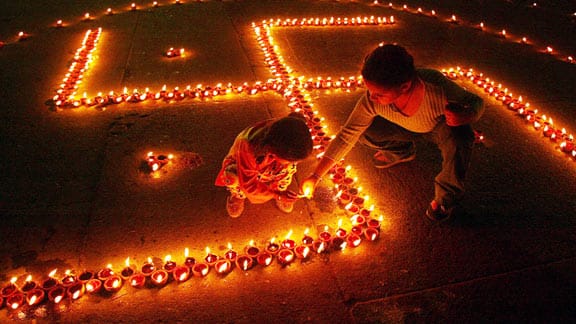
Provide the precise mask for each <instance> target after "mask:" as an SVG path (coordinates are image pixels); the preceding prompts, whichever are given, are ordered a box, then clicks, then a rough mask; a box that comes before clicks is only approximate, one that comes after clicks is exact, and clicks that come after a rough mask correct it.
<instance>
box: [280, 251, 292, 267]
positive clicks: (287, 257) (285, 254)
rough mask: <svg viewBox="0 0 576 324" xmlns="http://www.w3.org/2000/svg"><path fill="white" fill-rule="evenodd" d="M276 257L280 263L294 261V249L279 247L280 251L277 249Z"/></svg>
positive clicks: (284, 263) (285, 263)
mask: <svg viewBox="0 0 576 324" xmlns="http://www.w3.org/2000/svg"><path fill="white" fill-rule="evenodd" d="M277 258H278V262H280V264H282V265H288V264H290V263H292V261H294V251H292V250H290V249H280V251H278V255H277Z"/></svg>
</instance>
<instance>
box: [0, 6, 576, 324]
mask: <svg viewBox="0 0 576 324" xmlns="http://www.w3.org/2000/svg"><path fill="white" fill-rule="evenodd" d="M182 2H183V3H182V4H180V5H175V4H173V3H169V2H168V1H159V7H157V8H154V7H152V1H145V2H144V1H138V2H136V4H137V6H138V8H137V10H134V11H132V10H130V4H131V2H128V1H118V0H113V1H109V2H108V3H106V4H99V3H96V2H94V3H86V2H77V1H68V0H62V1H55V0H36V1H31V0H26V1H13V2H10V3H7V4H2V5H1V6H0V8H2V9H1V10H0V42H3V46H2V47H1V48H0V108H1V109H0V122H1V124H0V126H1V127H0V149H1V152H2V154H3V156H4V158H3V159H2V161H1V162H0V241H1V242H2V243H1V244H0V286H1V287H4V286H5V285H7V284H8V283H9V281H10V278H12V277H17V278H18V281H17V284H18V285H23V284H24V281H25V280H26V277H27V276H28V275H29V274H31V275H32V276H33V280H36V281H41V280H43V279H44V278H46V276H47V274H48V273H49V272H50V271H51V270H52V269H58V272H57V273H56V275H55V276H56V277H57V278H61V277H63V276H64V272H65V271H66V270H72V271H74V272H75V273H76V274H78V273H80V272H82V271H83V270H85V269H93V270H99V269H102V268H104V267H105V266H106V265H107V264H112V265H113V268H114V269H116V270H117V271H119V270H120V269H122V267H123V266H124V260H125V259H126V258H127V257H129V258H130V260H132V261H131V262H132V264H133V265H135V266H138V267H140V266H141V265H142V264H143V263H144V262H145V261H146V259H147V258H148V257H152V258H153V260H154V262H155V263H156V264H157V265H161V264H162V262H163V261H162V259H163V258H164V257H165V256H166V255H168V254H170V255H171V256H172V258H173V260H174V261H176V262H177V263H182V262H183V260H184V249H185V248H186V247H188V248H189V249H190V253H191V255H193V256H194V257H196V258H197V259H202V258H204V255H205V253H206V252H205V248H206V247H209V248H210V249H211V251H212V253H214V254H217V255H220V256H223V255H224V253H225V252H226V251H227V250H228V247H227V245H228V243H231V245H232V247H233V248H234V249H235V250H238V251H242V250H243V249H244V247H245V246H247V245H248V244H249V242H250V241H251V240H253V241H254V244H255V245H256V246H259V247H264V246H266V244H267V242H268V241H269V240H270V239H271V238H273V237H274V238H276V240H277V241H281V240H283V239H284V238H285V236H286V235H287V234H288V233H289V232H290V231H292V232H293V234H292V238H294V239H296V240H299V239H300V238H301V237H302V236H303V232H304V230H305V229H306V228H310V229H311V232H310V233H311V235H313V236H315V237H316V236H317V235H318V232H319V231H321V230H322V229H323V228H324V225H328V226H329V227H330V229H331V230H334V229H335V228H336V227H337V223H338V220H339V219H343V220H345V224H346V225H344V226H347V225H348V223H349V222H348V221H347V219H348V217H347V216H346V213H345V211H344V210H343V209H342V208H340V207H339V206H338V205H337V204H336V203H335V202H334V197H333V194H334V192H333V186H332V183H331V181H330V180H329V179H326V180H325V181H323V183H322V184H321V186H320V187H319V188H318V190H317V192H316V195H315V197H313V199H310V200H307V199H303V200H300V201H298V202H297V203H296V206H295V210H294V211H293V212H292V213H291V214H289V215H287V214H283V213H282V212H280V211H279V210H277V209H276V208H275V206H274V205H273V203H267V204H264V205H247V208H246V211H245V213H244V214H243V215H242V216H241V217H240V218H237V219H232V218H230V217H228V215H227V213H226V210H225V199H226V196H227V194H226V191H225V190H224V189H223V188H220V187H216V186H214V184H213V183H214V179H215V176H216V174H217V172H218V170H219V167H220V163H221V161H222V158H223V157H224V156H225V155H226V153H227V151H228V149H229V147H230V145H231V143H232V141H233V140H234V137H235V136H236V134H237V133H238V132H239V131H241V130H242V129H243V128H245V127H247V126H248V125H251V124H253V123H254V122H256V121H259V120H262V119H266V118H271V117H279V116H283V115H285V114H287V113H288V112H289V107H288V102H287V100H286V99H285V98H283V97H282V96H281V95H279V94H277V93H275V92H272V91H267V92H265V93H259V94H256V95H253V96H249V95H236V96H233V95H229V96H223V97H217V98H215V99H205V100H200V99H186V100H182V101H179V102H174V101H172V102H170V103H165V102H162V101H155V102H146V103H138V104H128V103H122V104H119V105H111V106H109V107H107V109H105V110H104V109H96V108H94V107H81V108H76V109H74V108H72V109H70V108H68V109H56V108H55V107H54V105H53V102H52V101H51V100H50V99H51V98H52V97H53V96H54V94H55V91H56V89H58V87H59V84H60V83H61V80H62V78H63V77H64V74H65V73H66V71H67V69H68V68H69V66H70V64H71V63H72V61H73V57H74V53H75V51H76V49H77V48H78V47H79V46H80V43H81V41H82V38H83V37H84V34H85V32H86V30H88V29H93V30H94V29H96V28H98V27H102V30H103V32H102V37H101V39H100V42H99V44H98V49H97V50H96V51H95V52H94V60H93V62H92V64H91V65H90V69H89V70H88V71H87V72H86V73H85V75H84V79H83V82H82V84H80V86H79V90H78V93H79V94H80V95H81V94H82V93H83V92H87V93H88V95H90V96H95V95H96V93H97V92H104V93H107V92H109V91H111V90H114V91H116V92H122V90H123V88H124V87H127V88H128V89H130V91H131V90H132V89H133V88H138V89H141V90H143V89H144V88H146V87H149V88H150V89H155V90H159V89H160V87H162V85H164V84H166V85H167V86H168V87H169V89H171V88H173V87H175V86H179V87H180V88H181V89H182V88H184V87H185V86H186V85H188V84H191V85H192V86H196V85H197V84H203V85H210V86H214V85H216V84H217V83H220V82H221V83H223V84H227V83H229V82H230V83H233V84H242V83H244V82H248V83H250V84H252V83H254V82H256V81H266V80H267V79H269V78H271V77H272V75H271V72H270V71H269V69H268V67H267V66H266V64H265V63H264V56H263V53H262V51H261V49H260V48H259V45H258V43H257V41H256V37H255V35H254V30H253V28H252V27H251V24H252V23H253V22H254V23H259V22H261V21H262V20H264V19H270V18H274V19H276V18H280V19H284V18H304V17H306V18H308V17H321V18H322V17H331V16H334V17H350V18H351V17H357V16H372V15H374V16H386V17H389V16H391V15H393V16H394V17H395V19H396V24H394V25H383V26H362V27H286V28H280V27H279V28H274V29H273V34H272V36H273V37H274V42H275V44H276V45H277V51H278V52H279V53H281V55H282V56H283V58H284V61H285V63H286V64H287V65H288V66H289V67H290V68H291V69H292V72H291V76H294V77H298V76H305V77H306V78H316V77H319V76H320V77H323V78H326V77H332V78H334V79H336V78H339V77H346V78H347V77H349V76H355V75H358V74H359V72H358V70H359V68H360V66H361V63H362V59H363V57H364V55H365V54H366V53H367V52H368V51H369V50H370V49H371V48H373V47H374V46H376V45H377V44H378V43H380V42H391V43H398V44H401V45H403V46H405V47H406V48H407V49H408V50H409V51H411V52H412V54H413V55H414V57H415V60H416V63H417V65H418V66H427V67H433V68H437V69H443V68H449V67H456V66H460V67H465V68H473V69H474V70H475V71H479V72H482V73H484V75H485V76H486V77H489V78H490V79H491V80H495V81H496V83H501V84H502V85H503V87H506V88H508V89H509V91H511V92H513V93H514V95H522V96H523V98H524V99H525V100H527V101H529V102H530V103H531V105H532V107H533V108H534V109H538V110H539V112H540V113H541V114H546V116H548V117H552V118H553V120H554V125H557V126H558V127H560V128H562V127H564V128H566V130H567V131H568V133H572V132H574V131H575V130H576V105H575V102H576V65H575V64H573V63H570V62H569V61H568V59H567V57H568V56H572V57H574V56H576V42H575V41H574V37H573V35H574V34H575V32H576V18H575V17H574V13H575V12H576V7H575V5H574V4H570V3H568V2H562V4H557V3H553V2H551V1H542V2H538V3H537V5H534V4H533V3H532V2H528V1H491V2H489V3H488V1H480V0H478V1H461V2H460V1H447V0H445V1H437V4H435V5H436V6H437V7H432V5H431V4H429V3H427V2H423V1H406V2H405V4H406V5H407V8H406V9H403V8H402V5H403V4H404V3H396V2H394V3H393V5H392V7H391V8H390V7H389V5H388V3H387V2H386V3H384V4H375V3H373V2H371V1H250V0H246V1H182ZM453 2H454V3H453ZM108 7H110V8H112V9H113V11H114V14H113V15H105V11H106V9H107V8H108ZM418 7H421V8H422V9H423V13H422V14H418V12H417V8H418ZM431 10H435V11H436V12H437V17H436V18H433V17H430V14H431ZM87 12H88V13H90V15H91V17H92V19H91V20H89V21H84V20H83V17H84V15H85V13H87ZM453 14H454V15H456V17H457V20H458V23H450V22H449V20H450V18H451V15H453ZM59 19H62V20H63V24H64V27H62V28H57V27H55V23H56V21H57V20H59ZM480 22H483V23H484V24H485V31H481V30H480V29H479V28H478V27H477V26H478V25H479V24H480ZM502 29H505V30H506V31H507V37H506V38H503V37H500V36H498V34H499V33H501V30H502ZM20 31H24V32H25V33H26V34H27V35H28V37H27V39H25V40H20V41H19V40H18V37H17V35H18V33H19V32H20ZM522 37H527V39H528V44H522V43H520V42H519V40H520V39H521V38H522ZM547 46H550V47H552V48H553V52H552V53H551V54H550V53H546V47H547ZM170 47H176V48H180V47H183V48H185V49H186V51H187V55H186V57H184V58H176V59H168V58H165V57H163V55H162V54H163V53H164V52H165V51H166V50H167V49H168V48H170ZM459 82H462V85H464V86H466V87H468V88H470V89H471V90H473V91H476V92H478V93H479V94H481V95H482V96H483V98H484V99H485V102H486V112H485V114H484V116H483V118H482V119H481V120H480V121H479V122H478V123H477V124H476V125H474V126H475V128H476V129H478V130H481V131H482V132H483V133H484V135H485V137H486V140H485V141H484V143H482V144H478V145H477V146H476V147H475V151H474V156H473V163H472V167H471V169H470V171H469V180H468V192H467V196H466V197H465V200H464V202H463V205H464V207H465V210H466V213H465V215H463V216H462V217H460V218H458V219H456V220H455V221H454V222H452V223H449V224H442V225H438V224H431V223H430V222H429V221H427V220H426V219H425V217H424V210H425V209H426V206H427V204H428V203H429V201H430V200H431V198H432V196H433V186H432V184H433V179H434V176H435V175H436V173H438V171H439V168H440V156H439V152H438V151H437V150H436V149H435V148H434V147H431V146H429V145H426V143H418V154H417V158H416V160H415V161H413V162H410V163H406V164H403V165H398V166H397V167H394V168H392V169H389V170H378V169H375V168H374V167H373V166H372V165H371V162H370V156H371V154H372V152H370V151H368V150H367V149H365V148H363V147H360V146H357V147H356V148H354V149H353V150H352V152H351V153H350V154H349V155H348V156H347V157H346V164H350V165H351V166H352V170H351V171H350V172H351V173H352V175H353V176H357V177H358V179H359V180H358V181H359V183H360V185H361V186H362V188H363V189H362V192H365V193H366V194H368V195H370V203H371V204H374V205H375V213H376V214H381V215H383V217H384V221H383V223H382V228H381V235H380V238H379V239H378V240H377V241H375V242H368V241H364V242H362V244H361V245H360V246H358V247H356V248H347V249H345V250H344V251H341V252H337V251H332V252H330V253H323V254H315V253H313V254H312V256H311V257H310V258H309V259H308V260H300V259H298V260H296V261H295V262H293V263H291V264H289V265H287V266H282V265H280V264H279V263H277V262H276V261H274V262H273V264H271V265H270V266H268V267H263V266H260V265H258V266H256V267H254V268H253V269H251V270H248V271H241V270H240V269H234V270H233V271H232V272H230V273H229V274H227V275H218V274H216V273H214V270H212V271H211V272H210V273H209V274H208V275H207V276H206V277H204V278H199V277H194V278H191V279H190V280H188V281H186V282H183V283H181V284H177V283H175V282H169V283H168V284H167V285H165V286H164V287H162V288H149V287H146V288H142V289H136V288H132V287H127V285H125V286H124V287H123V288H122V289H121V290H120V291H118V292H117V293H115V294H94V295H84V296H83V297H82V298H80V299H78V300H74V301H72V300H70V299H65V300H64V301H63V302H62V303H60V304H54V303H51V302H49V303H47V302H44V303H43V304H41V305H40V306H36V307H28V306H22V307H20V308H18V309H17V310H9V309H8V307H7V306H6V305H5V303H4V302H3V303H2V304H3V307H2V308H1V309H0V321H2V322H6V321H11V320H12V321H29V322H39V323H44V322H63V323H68V322H74V323H103V322H118V323H122V322H123V323H132V322H143V323H151V322H168V323H173V322H183V323H187V322H230V323H246V322H256V323H260V322H262V323H265V322H318V323H327V322H334V323H344V322H346V323H348V322H357V323H382V322H385V323H388V322H393V323H396V322H459V323H460V322H546V323H551V322H572V321H575V320H576V306H575V305H576V276H575V275H574V273H575V271H576V248H575V247H576V245H575V242H576V221H575V216H576V194H575V192H576V182H575V179H576V161H575V159H574V158H570V157H569V156H568V155H566V154H564V153H561V152H560V151H559V148H558V145H559V143H554V142H552V141H550V140H549V139H547V138H544V137H543V136H542V132H541V131H534V127H532V126H531V124H530V123H527V122H525V121H524V120H523V119H522V118H521V117H519V116H518V115H517V114H515V113H514V112H513V111H511V110H508V109H506V108H505V107H504V106H503V105H502V103H501V102H499V101H497V100H496V99H494V98H492V97H489V96H487V95H486V94H485V93H484V92H483V91H481V89H479V88H477V87H475V86H473V85H472V84H471V83H469V82H464V81H459ZM362 91H363V90H362V89H353V90H349V91H344V90H341V89H339V90H334V89H333V90H311V91H309V101H310V102H311V103H312V104H313V105H314V109H316V110H317V111H318V112H319V115H320V116H322V117H324V118H325V121H324V123H325V125H326V126H327V127H328V131H329V134H334V133H335V132H336V131H337V130H338V129H339V127H340V125H342V123H343V122H344V121H345V119H346V117H347V115H348V113H349V112H350V111H351V109H352V108H353V105H354V103H355V101H356V100H357V98H358V97H359V96H360V95H361V94H362ZM149 151H153V152H155V153H156V154H168V153H172V154H174V155H175V158H174V160H173V161H172V162H171V163H170V164H168V165H166V166H165V167H164V168H162V169H160V171H159V172H158V173H156V174H154V175H151V174H149V173H148V172H146V171H145V170H144V169H143V168H142V164H143V163H144V160H145V158H146V154H147V152H149ZM315 163H316V160H315V159H313V158H312V159H309V160H307V161H305V162H304V163H303V164H302V165H301V168H300V172H299V173H298V174H297V179H296V181H295V182H296V183H298V182H299V180H301V179H302V178H303V177H304V176H306V175H307V174H308V172H310V170H311V169H312V168H313V167H314V165H315Z"/></svg>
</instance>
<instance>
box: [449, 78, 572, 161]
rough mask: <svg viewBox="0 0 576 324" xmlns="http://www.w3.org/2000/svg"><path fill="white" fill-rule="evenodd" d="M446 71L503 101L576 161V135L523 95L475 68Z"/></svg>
mask: <svg viewBox="0 0 576 324" xmlns="http://www.w3.org/2000/svg"><path fill="white" fill-rule="evenodd" d="M444 73H445V74H446V75H447V76H448V77H449V78H451V79H458V78H464V79H466V80H468V81H470V82H472V83H473V84H474V85H475V86H476V87H478V88H480V89H482V90H483V91H484V92H486V93H487V94H488V95H490V96H492V97H494V98H495V99H496V100H498V101H500V102H502V104H503V105H504V106H506V107H507V108H508V109H510V110H512V111H515V112H516V113H517V114H518V115H519V116H521V117H522V118H523V119H524V120H526V121H527V122H529V123H531V124H532V126H533V128H534V130H536V131H541V132H542V135H543V137H544V138H546V139H548V140H549V141H551V142H552V143H558V148H559V149H560V151H562V152H563V153H565V154H566V155H567V156H569V157H571V158H572V159H573V160H575V161H576V147H575V145H574V135H572V134H570V133H569V132H568V131H567V130H566V128H560V127H557V126H555V125H554V121H553V120H552V118H550V117H549V116H546V115H544V114H540V113H538V109H532V108H531V107H530V103H527V102H524V100H523V98H522V96H518V97H515V96H513V94H512V93H511V92H509V91H508V88H505V87H503V86H502V84H496V82H495V81H494V80H490V78H487V77H485V76H484V75H483V74H482V73H478V72H475V71H474V70H473V69H462V68H451V69H448V70H445V71H444Z"/></svg>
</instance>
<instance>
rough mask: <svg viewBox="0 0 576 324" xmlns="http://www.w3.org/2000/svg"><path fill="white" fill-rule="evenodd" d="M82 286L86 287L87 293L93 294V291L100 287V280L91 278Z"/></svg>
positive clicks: (98, 289) (97, 290)
mask: <svg viewBox="0 0 576 324" xmlns="http://www.w3.org/2000/svg"><path fill="white" fill-rule="evenodd" d="M84 286H85V287H86V292H87V293H89V294H94V293H97V292H99V291H100V289H101V288H102V281H100V280H99V279H94V278H93V279H90V280H88V281H86V283H85V284H84Z"/></svg>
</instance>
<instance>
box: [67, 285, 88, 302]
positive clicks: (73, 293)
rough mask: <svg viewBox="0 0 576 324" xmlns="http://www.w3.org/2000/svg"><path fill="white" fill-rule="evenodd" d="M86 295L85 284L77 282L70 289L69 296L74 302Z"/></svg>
mask: <svg viewBox="0 0 576 324" xmlns="http://www.w3.org/2000/svg"><path fill="white" fill-rule="evenodd" d="M83 294H84V284H82V283H81V282H77V283H76V284H74V285H72V286H70V287H69V288H68V296H69V297H70V299H72V300H76V299H78V298H80V297H82V295H83Z"/></svg>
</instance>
